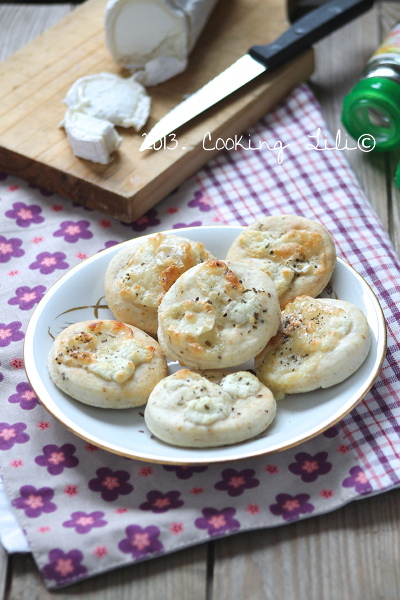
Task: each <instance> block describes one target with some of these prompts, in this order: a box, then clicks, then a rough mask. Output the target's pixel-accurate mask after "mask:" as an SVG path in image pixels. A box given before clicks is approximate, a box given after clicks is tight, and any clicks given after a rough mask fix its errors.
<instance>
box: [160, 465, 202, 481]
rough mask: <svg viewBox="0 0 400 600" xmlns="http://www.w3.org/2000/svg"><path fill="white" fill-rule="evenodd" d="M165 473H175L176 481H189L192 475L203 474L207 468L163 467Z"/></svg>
mask: <svg viewBox="0 0 400 600" xmlns="http://www.w3.org/2000/svg"><path fill="white" fill-rule="evenodd" d="M163 469H165V470H166V471H175V473H176V476H177V477H178V479H190V478H191V477H192V475H193V474H194V473H204V471H207V469H208V467H189V466H185V465H178V466H176V465H163Z"/></svg>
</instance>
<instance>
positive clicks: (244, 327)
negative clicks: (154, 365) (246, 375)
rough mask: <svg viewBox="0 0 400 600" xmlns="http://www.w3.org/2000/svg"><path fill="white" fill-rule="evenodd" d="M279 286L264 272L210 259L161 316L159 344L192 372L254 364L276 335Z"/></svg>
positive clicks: (177, 286) (174, 293) (178, 286)
mask: <svg viewBox="0 0 400 600" xmlns="http://www.w3.org/2000/svg"><path fill="white" fill-rule="evenodd" d="M279 321H280V309H279V301H278V295H277V292H276V288H275V285H274V283H273V281H272V280H271V278H270V277H268V275H266V274H265V273H263V272H262V271H260V269H254V268H250V267H248V266H247V265H244V264H241V263H224V262H222V261H220V260H209V261H207V262H205V263H203V264H201V265H197V266H196V267H193V268H192V269H190V270H189V271H186V273H184V274H183V275H181V276H180V278H179V279H178V280H177V281H176V282H175V283H174V285H173V286H172V287H171V289H170V290H169V291H168V292H167V293H166V294H165V296H164V298H163V301H162V302H161V305H160V308H159V311H158V322H159V325H158V341H159V342H160V344H161V348H162V349H163V351H164V353H165V354H166V355H167V356H168V358H170V359H171V360H177V361H179V362H180V363H181V365H183V366H186V367H191V368H194V369H219V368H225V367H234V366H237V365H240V364H242V363H244V362H246V361H248V360H251V359H253V358H254V357H255V355H256V354H258V353H259V352H260V351H261V350H262V348H263V347H264V346H265V345H266V343H267V342H268V340H269V339H270V338H271V337H272V336H273V335H275V333H276V332H277V330H278V326H279Z"/></svg>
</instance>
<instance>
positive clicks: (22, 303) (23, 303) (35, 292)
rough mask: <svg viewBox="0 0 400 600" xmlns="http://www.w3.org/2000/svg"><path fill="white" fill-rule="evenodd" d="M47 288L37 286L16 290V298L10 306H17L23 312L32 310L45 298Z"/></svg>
mask: <svg viewBox="0 0 400 600" xmlns="http://www.w3.org/2000/svg"><path fill="white" fill-rule="evenodd" d="M45 291H46V288H45V286H44V285H37V286H35V287H34V288H29V287H27V286H26V285H24V286H22V287H19V288H17V289H16V290H15V294H16V295H15V296H14V297H13V298H10V300H9V301H8V304H17V305H18V307H19V308H20V309H21V310H30V309H31V308H33V307H34V306H35V304H38V303H39V302H40V300H41V299H42V298H43V296H44V293H45Z"/></svg>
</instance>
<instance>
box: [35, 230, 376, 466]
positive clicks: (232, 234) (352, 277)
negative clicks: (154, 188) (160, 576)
mask: <svg viewBox="0 0 400 600" xmlns="http://www.w3.org/2000/svg"><path fill="white" fill-rule="evenodd" d="M241 231H242V228H241V227H219V226H217V227H191V228H185V229H179V230H174V231H170V232H169V233H175V234H178V235H183V236H185V237H188V238H190V239H193V240H197V241H200V242H202V243H203V244H204V246H205V247H206V248H207V250H209V251H210V252H211V253H212V254H213V255H214V256H216V257H217V258H224V257H225V255H226V252H227V250H228V248H229V247H230V245H231V244H232V242H233V240H234V239H235V238H236V237H237V236H238V235H239V233H240V232H241ZM153 235H154V234H153ZM146 237H148V236H146ZM141 240H143V237H140V238H137V241H138V242H140V241H141ZM126 243H127V242H124V243H123V244H119V245H116V246H113V247H111V248H108V249H107V250H103V251H102V252H99V253H98V254H96V255H95V256H92V257H91V258H88V259H87V260H85V261H83V262H82V263H80V264H79V265H77V266H76V267H74V268H72V269H71V270H70V271H68V272H67V273H66V274H65V275H64V276H63V277H61V278H60V279H59V280H58V281H57V282H56V283H55V284H54V285H53V286H52V287H51V288H50V289H49V290H48V292H47V293H46V295H45V296H44V298H43V299H42V300H41V302H40V303H39V304H38V306H37V307H36V310H35V311H34V313H33V314H32V317H31V320H30V322H29V325H28V328H27V331H26V336H25V344H24V360H25V368H26V372H27V375H28V378H29V381H30V383H31V385H32V387H33V389H34V391H35V393H36V395H37V396H38V398H39V399H40V400H41V402H42V404H43V405H44V406H45V407H46V408H47V409H48V411H49V412H50V413H51V414H52V415H53V416H54V417H55V418H56V419H58V420H59V421H60V422H61V423H63V424H64V425H65V427H67V428H68V429H69V430H70V431H72V432H73V433H75V434H76V435H78V436H80V437H81V438H83V439H85V440H87V441H89V442H91V443H92V444H95V445H96V446H99V447H100V448H104V449H105V450H109V451H110V452H114V453H116V454H120V455H122V456H126V457H129V458H137V459H142V460H146V461H151V462H160V463H164V464H167V463H170V464H196V463H215V462H222V461H230V460H237V459H244V458H249V457H252V456H258V455H261V454H267V453H271V452H277V451H280V450H285V449H286V448H290V447H292V446H295V445H297V444H300V443H301V442H303V441H305V440H308V439H310V438H312V437H314V436H316V435H317V434H319V433H321V432H322V431H324V430H325V429H327V428H328V427H330V426H331V425H333V424H334V423H336V422H337V421H339V420H340V419H341V418H342V417H344V416H345V415H346V414H347V413H348V412H349V411H350V410H351V409H352V408H354V406H355V405H356V404H357V403H358V402H359V401H360V400H361V399H362V398H363V397H364V396H365V394H366V393H367V392H368V390H369V389H370V388H371V386H372V384H373V382H374V381H375V379H376V377H377V375H378V373H379V370H380V367H381V365H382V362H383V359H384V356H385V351H386V325H385V320H384V317H383V314H382V310H381V307H380V305H379V303H378V300H377V299H376V297H375V294H374V293H373V292H372V290H371V288H370V287H369V285H368V284H367V283H366V282H365V280H364V279H363V278H362V277H361V276H360V275H359V274H358V273H357V272H356V271H355V270H354V269H353V268H352V267H350V266H349V265H348V264H346V263H345V262H344V261H343V260H341V259H338V261H337V264H336V267H335V271H334V273H333V276H332V279H331V282H330V284H329V285H328V287H327V289H326V290H325V291H324V293H323V294H322V295H325V296H326V295H328V296H330V297H335V298H339V299H341V300H347V301H348V302H352V303H353V304H355V305H356V306H359V307H360V308H361V309H362V311H363V312H364V314H365V315H366V317H367V319H368V323H369V326H370V329H371V335H372V345H371V350H370V353H369V355H368V357H367V359H366V361H365V362H364V364H363V365H362V366H361V367H360V368H359V369H358V371H357V372H356V373H354V374H353V375H352V376H351V377H349V378H348V379H346V381H344V382H343V383H340V384H338V385H335V386H333V387H331V388H328V389H324V390H322V389H319V390H316V391H314V392H309V393H306V394H293V395H291V396H286V398H285V399H284V400H282V401H281V402H279V403H278V410H277V415H276V418H275V420H274V422H273V423H272V425H271V426H270V427H269V428H268V429H267V430H266V432H265V433H264V434H262V435H260V436H258V437H256V438H253V439H251V440H249V441H247V442H242V443H240V444H235V445H232V446H225V447H222V448H210V449H197V448H196V449H192V448H178V447H175V446H170V445H168V444H165V443H163V442H161V441H159V440H158V439H156V438H154V437H153V436H151V434H150V432H149V431H148V429H147V428H146V425H145V422H144V419H143V411H144V407H140V408H134V409H125V410H104V409H101V408H94V407H91V406H87V405H85V404H82V403H80V402H78V401H76V400H73V399H72V398H70V397H69V396H67V395H66V394H64V393H63V392H61V391H60V390H59V389H58V388H57V387H56V386H55V385H54V383H53V381H52V380H51V378H50V376H49V373H48V370H47V355H48V353H49V351H50V347H51V344H52V336H53V337H55V336H56V335H57V334H58V333H59V332H60V331H62V330H63V329H64V328H65V327H67V326H68V325H69V324H71V323H77V322H79V321H85V320H86V319H93V318H100V319H110V318H111V319H112V318H114V317H113V315H112V313H111V312H110V311H109V309H108V308H107V306H106V301H105V297H104V296H105V292H104V283H103V282H104V275H105V272H106V269H107V266H108V263H109V262H110V260H111V258H112V257H113V256H114V254H115V253H116V252H118V251H119V250H120V249H121V247H122V246H123V245H125V244H126ZM171 368H172V370H176V367H175V368H174V366H173V365H171Z"/></svg>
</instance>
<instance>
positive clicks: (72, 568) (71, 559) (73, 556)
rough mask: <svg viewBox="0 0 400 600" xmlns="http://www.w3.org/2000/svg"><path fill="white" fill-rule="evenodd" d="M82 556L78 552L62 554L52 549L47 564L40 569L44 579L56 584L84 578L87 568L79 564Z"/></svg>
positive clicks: (56, 549) (58, 550)
mask: <svg viewBox="0 0 400 600" xmlns="http://www.w3.org/2000/svg"><path fill="white" fill-rule="evenodd" d="M82 560H83V554H82V552H81V551H80V550H70V551H69V552H64V551H63V550H60V548H54V550H51V551H50V552H49V563H48V564H47V565H45V566H44V567H43V569H42V574H43V577H44V578H45V579H50V580H55V581H56V582H57V583H67V582H69V581H73V580H76V579H80V578H82V577H84V576H85V575H86V573H87V568H86V567H85V566H84V565H82V564H81V562H82Z"/></svg>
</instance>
